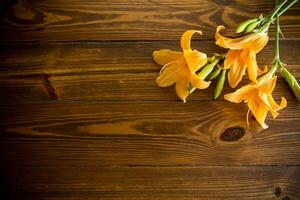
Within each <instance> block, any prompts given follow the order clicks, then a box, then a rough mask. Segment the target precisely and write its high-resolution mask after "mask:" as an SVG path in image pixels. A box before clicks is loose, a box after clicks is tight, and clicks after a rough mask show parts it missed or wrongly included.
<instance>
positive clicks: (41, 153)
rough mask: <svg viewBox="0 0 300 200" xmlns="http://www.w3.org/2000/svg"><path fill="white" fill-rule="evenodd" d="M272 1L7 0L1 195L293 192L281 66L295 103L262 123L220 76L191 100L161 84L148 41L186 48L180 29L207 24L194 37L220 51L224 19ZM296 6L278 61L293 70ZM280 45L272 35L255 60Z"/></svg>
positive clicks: (299, 26)
mask: <svg viewBox="0 0 300 200" xmlns="http://www.w3.org/2000/svg"><path fill="white" fill-rule="evenodd" d="M272 4H273V3H272V1H267V0H264V1H261V0H259V1H258V0H255V1H246V0H224V1H223V0H222V1H221V0H215V1H204V0H185V1H171V0H158V1H157V0H149V1H143V0H140V1H138V0H130V1H121V0H118V1H117V0H116V1H99V0H97V1H88V2H87V1H83V0H77V1H73V0H72V1H71V0H66V1H59V0H51V1H50V0H44V1H34V0H18V1H15V0H5V1H4V2H3V4H2V7H1V9H0V12H1V17H0V19H1V20H0V36H1V37H0V52H1V54H0V92H1V95H0V109H1V112H0V119H1V121H0V198H1V199H47V200H48V199H55V200H59V199H205V200H207V199H212V200H215V199H216V200H224V199H225V200H226V199H228V200H232V199H233V200H240V199H246V200H250V199H251V200H257V199H261V200H269V199H270V200H272V199H282V200H289V199H290V200H299V199H300V116H299V114H300V105H299V103H298V102H297V101H296V99H295V97H294V96H293V94H292V92H291V90H290V89H289V88H288V86H287V84H286V83H285V81H284V80H283V79H282V78H279V80H278V83H277V87H276V90H275V94H274V96H275V98H276V99H277V100H279V99H280V97H281V96H285V97H286V98H287V100H288V106H287V108H285V109H284V110H282V111H280V115H279V117H278V118H276V119H272V118H271V116H268V118H267V124H269V125H270V128H269V129H266V130H263V129H262V128H261V127H260V126H259V125H258V123H257V122H256V121H255V119H254V118H253V117H251V118H250V126H248V125H247V123H246V113H247V107H246V106H245V105H244V104H232V103H230V102H227V101H224V100H223V98H220V99H218V100H213V98H212V92H213V90H214V88H213V87H210V88H208V89H206V90H201V91H196V92H195V93H194V94H193V95H192V96H191V97H189V98H188V101H187V103H185V104H183V103H182V102H181V101H179V100H178V98H177V97H176V94H175V91H174V88H173V87H169V88H159V87H157V86H156V84H155V78H156V77H157V75H158V72H159V70H160V66H158V65H156V64H155V63H154V62H153V60H152V51H154V50H158V49H164V48H169V49H174V50H180V46H179V38H180V35H181V34H182V32H183V31H185V30H186V29H199V30H202V31H203V32H204V35H203V37H201V38H200V37H195V39H196V41H194V42H193V47H195V48H197V49H199V50H200V51H203V52H206V53H207V54H208V55H209V56H211V55H212V54H213V53H214V52H219V53H221V52H224V50H223V49H221V48H218V47H216V46H215V45H214V41H213V34H214V30H215V28H216V26H217V25H218V24H223V25H226V27H227V28H228V31H227V32H226V33H227V34H228V35H230V34H232V30H233V27H235V26H236V25H237V24H238V23H239V22H241V21H243V20H245V19H247V18H249V17H255V16H257V15H259V14H260V13H265V12H268V11H270V10H271V9H272V6H273V5H272ZM299 11H300V4H299V3H297V4H296V5H295V6H294V7H293V8H292V9H291V10H289V11H288V12H287V13H286V14H285V15H284V16H283V17H282V20H281V23H282V30H283V33H284V35H285V37H286V38H287V39H285V40H284V41H282V42H281V56H282V60H283V61H284V62H285V63H287V64H288V66H287V67H288V69H289V70H290V71H291V72H293V73H294V74H295V76H296V78H297V79H298V80H300V70H299V67H300V64H299V63H300V56H299V51H300V40H299V39H300V12H299ZM270 35H271V36H272V35H273V29H271V31H270ZM273 51H274V40H273V39H271V40H270V41H269V44H268V46H267V47H266V48H265V49H264V50H263V51H262V52H261V53H260V54H259V55H258V62H259V63H260V65H269V64H270V63H271V62H272V59H273ZM246 82H247V80H245V81H244V82H243V83H246ZM214 84H215V83H213V84H212V86H213V85H214ZM230 91H232V89H230V87H229V86H228V85H225V89H224V92H230Z"/></svg>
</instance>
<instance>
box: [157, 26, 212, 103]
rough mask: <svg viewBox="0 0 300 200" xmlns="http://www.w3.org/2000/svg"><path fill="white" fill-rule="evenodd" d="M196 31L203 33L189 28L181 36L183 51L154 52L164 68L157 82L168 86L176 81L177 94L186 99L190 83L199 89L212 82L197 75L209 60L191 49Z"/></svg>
mask: <svg viewBox="0 0 300 200" xmlns="http://www.w3.org/2000/svg"><path fill="white" fill-rule="evenodd" d="M194 33H199V34H202V32H201V31H195V30H189V31H186V32H184V33H183V35H182V37H181V48H182V50H183V52H176V51H171V50H169V49H164V50H159V51H154V52H153V59H154V61H155V62H157V63H158V64H160V65H163V68H162V69H161V71H160V75H159V77H158V78H157V79H156V83H157V84H158V86H160V87H168V86H171V85H173V84H174V83H176V86H175V89H176V93H177V96H178V97H179V98H180V99H181V100H183V102H185V101H186V98H187V96H188V95H189V85H190V84H191V85H192V86H193V87H195V88H198V89H205V88H207V87H208V86H209V84H210V82H206V81H204V80H202V79H200V78H199V77H198V76H197V75H196V71H198V70H199V69H200V68H201V67H202V66H204V65H205V64H206V62H207V56H206V54H204V53H201V52H199V51H197V50H192V49H191V45H190V43H191V38H192V35H193V34H194Z"/></svg>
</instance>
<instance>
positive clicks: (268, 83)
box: [259, 76, 277, 94]
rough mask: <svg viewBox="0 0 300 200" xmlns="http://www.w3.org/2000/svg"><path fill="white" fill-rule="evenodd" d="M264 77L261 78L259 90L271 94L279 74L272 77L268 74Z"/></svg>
mask: <svg viewBox="0 0 300 200" xmlns="http://www.w3.org/2000/svg"><path fill="white" fill-rule="evenodd" d="M262 78H264V79H261V80H260V83H259V84H260V85H259V90H260V91H261V92H263V93H266V94H271V93H272V92H273V90H274V88H275V85H276V81H277V76H273V77H272V78H271V79H270V78H269V77H268V76H266V77H262Z"/></svg>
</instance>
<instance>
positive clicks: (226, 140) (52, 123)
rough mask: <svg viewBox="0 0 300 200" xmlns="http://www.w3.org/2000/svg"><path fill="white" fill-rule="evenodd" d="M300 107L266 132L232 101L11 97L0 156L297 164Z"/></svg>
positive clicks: (78, 162) (56, 161) (10, 159)
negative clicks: (32, 99)
mask: <svg viewBox="0 0 300 200" xmlns="http://www.w3.org/2000/svg"><path fill="white" fill-rule="evenodd" d="M299 109H300V105H299V104H298V103H297V102H291V101H290V102H289V103H288V107H287V108H286V109H285V110H283V111H282V112H280V113H281V114H280V115H279V117H278V118H277V119H275V120H272V119H271V118H268V120H267V123H268V124H269V125H270V128H269V129H266V130H263V129H262V128H261V127H260V126H259V125H258V123H257V122H256V121H255V120H254V119H253V117H250V126H247V123H246V113H247V108H246V106H245V105H243V104H232V103H229V102H215V101H199V102H193V103H186V104H182V102H168V101H165V102H153V101H152V102H134V103H133V102H131V101H128V102H124V101H121V102H85V103H79V102H50V103H45V102H41V103H34V104H28V103H22V104H20V103H18V104H12V103H11V104H10V105H5V107H4V106H2V112H1V123H0V128H1V135H0V136H1V140H0V155H1V157H2V158H3V159H2V161H3V162H5V163H11V164H12V165H13V166H18V165H22V166H23V165H45V166H49V167H50V166H53V167H59V166H61V165H63V166H99V165H123V164H125V165H299V164H300V159H299V158H300V133H299V124H300V123H299V122H300V119H299V115H298V114H299V111H300V110H299ZM283 127H284V129H283Z"/></svg>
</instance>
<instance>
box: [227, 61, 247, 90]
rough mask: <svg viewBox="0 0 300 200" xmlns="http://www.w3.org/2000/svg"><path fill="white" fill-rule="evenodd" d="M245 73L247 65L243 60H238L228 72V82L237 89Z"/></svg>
mask: <svg viewBox="0 0 300 200" xmlns="http://www.w3.org/2000/svg"><path fill="white" fill-rule="evenodd" d="M245 71H246V65H245V63H244V62H243V61H242V60H241V59H236V60H235V62H234V63H233V65H232V66H231V68H230V70H229V72H228V82H229V85H230V86H231V87H232V88H235V87H236V86H237V85H238V84H239V82H240V81H241V80H242V77H243V76H244V74H245Z"/></svg>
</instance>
